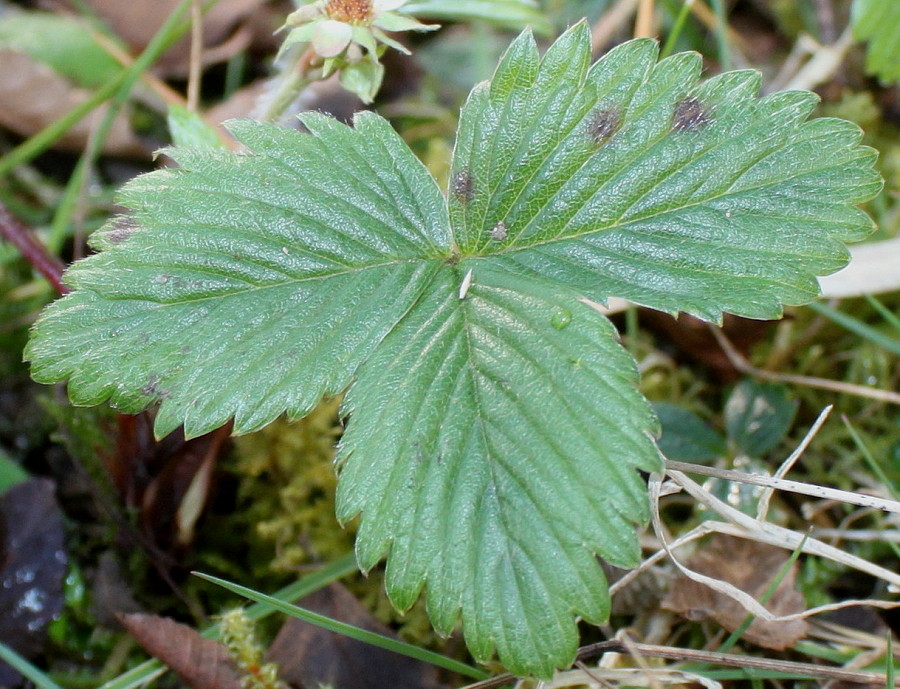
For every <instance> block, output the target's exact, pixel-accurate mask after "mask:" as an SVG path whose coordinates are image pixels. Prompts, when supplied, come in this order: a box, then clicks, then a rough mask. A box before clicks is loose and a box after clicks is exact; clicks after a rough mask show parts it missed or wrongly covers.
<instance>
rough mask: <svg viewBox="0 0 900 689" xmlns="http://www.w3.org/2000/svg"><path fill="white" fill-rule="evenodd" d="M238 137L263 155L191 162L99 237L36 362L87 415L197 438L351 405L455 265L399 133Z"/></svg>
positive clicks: (147, 188) (190, 157) (266, 132)
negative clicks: (368, 363)
mask: <svg viewBox="0 0 900 689" xmlns="http://www.w3.org/2000/svg"><path fill="white" fill-rule="evenodd" d="M304 123H305V124H306V125H307V127H309V129H310V130H311V132H312V134H311V135H303V136H301V135H298V134H296V133H294V132H290V131H287V130H285V129H281V128H278V127H275V126H264V125H258V124H254V123H252V122H236V123H234V125H233V126H232V131H233V133H234V134H235V135H236V136H237V137H238V139H239V140H240V141H241V142H242V143H243V144H244V145H245V146H247V148H248V149H249V150H250V151H251V153H250V154H249V155H234V154H231V153H228V152H226V151H221V152H219V151H214V150H201V149H195V150H191V149H176V150H174V151H173V152H172V155H173V157H174V158H175V160H176V161H177V162H178V163H179V165H180V167H179V168H178V169H174V170H161V171H159V172H154V173H151V174H148V175H143V176H141V177H138V178H137V179H135V180H134V181H133V182H131V183H130V184H129V185H127V186H126V188H125V190H124V192H123V198H122V202H123V203H124V204H125V205H126V206H128V207H130V208H132V209H134V214H133V215H131V216H128V217H125V218H119V219H117V220H116V221H114V222H112V223H111V224H110V225H108V226H107V227H106V228H105V229H104V230H103V231H101V232H99V233H97V234H95V235H94V236H93V238H92V240H93V245H94V246H95V248H97V249H100V250H101V251H100V253H98V254H96V255H94V256H91V257H89V258H87V259H85V260H84V261H80V262H78V263H76V264H75V265H74V266H73V267H72V268H71V269H70V270H69V271H68V272H67V274H66V281H67V283H68V284H69V285H70V286H71V287H72V288H73V289H74V291H73V292H72V293H71V294H69V295H68V296H66V297H64V298H63V299H61V300H59V301H58V302H56V303H55V304H53V305H52V306H51V307H50V308H49V309H48V310H47V312H46V313H45V314H44V316H43V318H42V320H41V324H40V326H39V327H38V329H37V333H36V337H35V338H34V339H33V340H32V342H31V345H30V348H29V350H28V352H27V353H26V354H27V356H28V357H29V358H31V359H32V361H33V366H32V372H33V375H34V377H35V379H36V380H39V381H45V382H51V381H56V380H63V379H67V378H68V379H69V380H70V385H69V393H70V396H71V398H72V401H73V402H75V403H76V404H97V403H99V402H102V401H104V400H107V399H108V400H110V402H111V403H112V404H113V405H115V406H116V407H118V408H119V409H122V410H123V411H127V412H137V411H140V410H142V409H145V408H147V407H148V406H150V405H151V404H154V403H156V402H160V403H161V406H160V411H159V414H158V416H157V421H156V428H157V432H158V433H159V434H164V433H167V432H168V431H171V430H173V429H174V428H176V427H178V426H179V425H180V424H182V423H184V425H185V431H186V432H187V434H188V435H200V434H202V433H205V432H207V431H210V430H213V429H214V428H217V427H218V426H221V425H223V424H224V423H226V422H227V421H228V420H229V419H230V418H232V417H234V422H235V431H236V432H238V433H244V432H248V431H252V430H255V429H257V428H260V427H261V426H264V425H265V424H267V423H269V422H270V421H272V420H274V419H275V418H277V417H278V416H279V415H280V414H281V413H283V412H285V411H287V412H288V414H289V415H290V416H291V417H294V418H298V417H300V416H303V415H305V414H306V413H307V412H309V410H310V409H311V408H312V407H313V405H315V404H316V402H318V401H319V399H321V398H322V396H323V395H333V394H337V393H338V392H340V391H342V390H343V389H344V388H345V387H346V386H347V385H348V383H349V382H350V381H351V380H352V378H353V373H354V372H355V370H356V368H357V367H358V366H359V364H360V363H362V361H363V360H364V359H365V358H366V357H367V356H368V355H369V354H370V353H371V351H372V348H373V347H374V346H375V345H376V344H377V343H378V341H379V340H380V339H381V338H382V337H384V335H385V334H386V333H387V332H389V331H390V330H391V328H392V327H393V326H394V325H395V324H396V323H397V322H398V321H399V320H400V318H402V316H403V314H404V313H405V312H406V310H407V309H409V308H410V307H411V306H412V304H413V301H414V300H415V298H416V297H417V296H418V294H419V293H420V292H421V290H422V289H423V288H424V286H425V285H426V284H427V282H428V279H429V277H430V276H431V275H432V274H433V273H434V271H435V270H436V269H437V267H438V265H439V261H438V260H436V259H434V258H431V257H435V256H438V255H440V254H441V253H446V251H447V247H448V245H449V241H450V240H449V232H448V230H447V223H446V220H445V217H446V214H445V211H444V205H443V201H442V199H441V196H440V192H439V191H438V189H437V185H436V184H435V183H434V181H433V180H432V178H431V177H429V176H428V174H427V172H426V171H425V169H424V167H422V165H421V164H420V163H419V162H418V161H417V160H416V159H415V158H414V156H413V155H412V152H411V151H410V150H409V149H408V148H406V146H405V145H402V142H401V141H400V139H399V137H397V135H396V134H395V133H394V131H393V130H392V129H391V128H390V126H389V125H388V124H387V122H385V121H384V120H382V119H381V118H379V117H377V116H374V115H362V116H360V117H359V118H357V126H356V129H355V130H353V129H350V128H348V127H345V126H344V125H340V124H338V123H337V122H335V121H334V120H332V119H330V118H326V117H324V116H322V115H307V116H305V117H304Z"/></svg>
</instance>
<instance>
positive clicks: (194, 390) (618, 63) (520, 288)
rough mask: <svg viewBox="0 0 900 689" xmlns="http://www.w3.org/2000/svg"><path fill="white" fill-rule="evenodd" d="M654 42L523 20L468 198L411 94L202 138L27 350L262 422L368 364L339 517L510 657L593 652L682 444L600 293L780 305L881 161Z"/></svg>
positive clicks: (402, 575) (195, 410)
mask: <svg viewBox="0 0 900 689" xmlns="http://www.w3.org/2000/svg"><path fill="white" fill-rule="evenodd" d="M656 51H657V48H656V45H655V44H654V43H653V42H652V41H646V40H638V41H631V42H628V43H626V44H623V45H622V46H620V47H618V48H616V49H615V50H613V51H612V52H610V53H609V54H608V55H607V56H606V57H604V58H603V59H602V60H600V61H599V62H598V63H597V64H595V65H594V66H591V65H590V40H589V32H588V29H587V27H586V26H585V25H583V24H581V25H578V26H576V27H574V28H573V29H571V30H570V31H568V32H567V33H566V34H564V35H563V36H562V37H561V38H560V39H559V40H558V41H557V42H556V43H555V44H554V45H553V46H552V47H551V48H550V49H549V51H548V53H547V54H546V55H545V56H544V57H543V59H541V58H540V56H539V55H538V51H537V48H536V46H535V44H534V41H533V39H532V38H531V36H530V35H529V34H528V33H525V34H523V35H522V36H521V37H520V38H519V39H518V40H516V41H515V43H514V44H513V45H512V46H511V48H510V49H509V51H508V52H507V54H506V55H505V57H504V58H503V60H502V62H501V64H500V66H499V68H498V70H497V72H496V75H495V76H494V79H493V80H492V81H491V82H490V83H485V84H482V85H480V86H478V87H476V89H475V90H474V91H473V93H472V95H471V97H470V99H469V101H468V103H467V104H466V106H465V108H464V111H463V113H462V117H461V124H460V130H459V133H458V140H457V148H456V152H455V157H454V163H453V174H452V177H451V180H450V185H449V189H448V191H447V195H446V199H445V198H443V197H442V196H441V194H440V192H439V191H438V189H437V186H436V183H435V182H434V180H433V179H432V178H431V177H430V176H429V175H428V174H427V172H426V171H425V168H424V167H423V166H422V165H421V164H420V163H419V162H418V161H417V160H416V159H415V157H414V156H413V154H412V152H411V151H410V150H409V148H407V147H406V145H405V144H404V143H403V142H402V140H401V139H400V138H399V137H398V136H397V135H396V134H395V133H394V132H393V130H392V129H391V128H390V126H389V125H388V124H387V122H385V121H384V120H383V119H381V118H380V117H378V116H377V115H373V114H361V115H358V116H357V118H356V121H355V126H354V128H352V129H351V128H349V127H346V126H344V125H341V124H338V123H336V122H334V121H332V120H330V119H328V118H326V117H324V116H321V115H313V114H308V115H305V116H304V117H303V121H304V123H305V124H306V126H307V128H308V129H309V133H303V134H300V133H296V132H290V131H286V130H282V129H279V128H276V127H271V126H267V125H260V124H254V123H249V122H241V123H234V124H232V130H233V131H234V133H235V135H236V136H237V137H238V139H239V140H240V141H241V142H242V143H243V145H244V146H245V147H246V149H247V151H248V153H247V154H244V155H237V154H232V153H228V152H225V151H218V150H215V149H213V148H210V147H200V148H194V149H190V148H177V149H175V150H173V151H172V152H171V155H172V156H173V158H174V159H175V160H176V161H177V162H178V164H179V167H178V168H177V169H169V170H163V171H159V172H155V173H151V174H149V175H145V176H142V177H139V178H138V179H136V180H135V181H133V182H132V183H130V184H129V185H128V186H127V187H126V189H125V191H124V195H123V203H124V204H125V205H126V206H128V207H129V208H131V209H133V213H132V214H131V215H128V216H124V217H121V218H118V219H116V220H115V221H113V222H111V223H110V224H109V225H108V226H107V227H106V228H105V229H104V230H102V231H101V232H99V233H98V234H97V235H95V237H94V239H93V241H94V245H95V247H96V248H97V249H99V250H100V252H99V253H98V254H96V255H94V256H92V257H90V258H88V259H86V260H84V261H80V262H78V263H77V264H75V265H74V266H73V267H72V268H71V269H70V270H69V272H68V274H67V280H68V283H69V284H70V285H71V286H72V287H73V288H74V292H72V294H70V295H68V296H66V297H65V298H63V299H61V300H60V301H58V302H57V303H56V304H54V305H52V306H51V307H50V308H49V309H48V310H47V312H46V313H45V314H44V315H43V316H42V318H41V320H40V321H39V323H38V324H37V326H36V329H35V333H34V337H33V339H32V342H31V345H30V348H29V350H28V352H27V355H28V357H29V358H30V359H31V360H32V363H33V371H34V376H35V378H36V379H38V380H41V381H44V382H55V381H61V380H69V390H70V396H71V397H72V399H73V401H75V402H76V403H80V404H96V403H99V402H102V401H104V400H107V399H108V400H110V401H111V402H112V403H113V404H115V405H116V406H118V407H119V408H122V409H124V410H126V411H138V410H140V409H144V408H146V407H147V406H149V405H151V404H153V403H156V402H159V403H161V407H160V411H159V414H158V416H157V431H158V432H159V433H164V432H166V431H168V430H170V429H173V428H175V427H176V426H177V425H178V424H179V423H184V424H185V428H186V431H187V433H188V435H195V434H198V433H202V432H204V431H206V430H210V429H212V428H215V427H216V426H218V425H220V424H223V423H225V422H227V421H228V420H229V419H231V418H234V422H235V430H236V432H247V431H251V430H253V429H256V428H259V427H260V426H262V425H264V424H265V423H267V422H268V421H270V420H272V419H273V418H275V417H276V416H277V415H279V414H280V413H282V412H283V411H287V413H288V414H289V415H290V416H292V417H298V416H301V415H303V414H304V413H306V412H307V411H308V410H309V409H310V408H311V406H312V405H314V404H315V403H316V401H317V400H318V399H319V398H320V397H322V396H323V395H330V394H335V393H337V392H339V391H341V390H343V389H345V388H346V387H347V386H348V385H350V386H351V387H350V391H349V393H348V396H347V398H346V403H345V407H344V409H345V413H346V414H347V415H348V416H349V417H350V420H349V425H348V429H347V431H346V433H345V436H344V438H343V441H342V443H341V448H340V455H339V460H338V463H339V467H340V474H341V478H340V483H339V489H338V490H339V495H338V516H339V518H340V519H341V520H342V521H347V520H349V519H353V518H357V517H358V518H359V520H360V532H359V537H358V540H357V553H358V558H359V561H360V564H361V566H362V567H363V568H365V569H369V568H371V567H373V566H375V564H376V563H377V562H378V561H379V560H380V559H381V558H383V557H387V559H388V564H387V586H388V592H389V594H390V596H391V599H392V600H393V601H394V603H395V604H396V605H398V606H399V607H400V608H406V607H408V606H409V605H411V604H412V602H413V601H414V600H415V599H416V597H417V596H418V595H419V594H420V593H421V592H422V591H424V593H425V596H426V598H427V601H428V608H429V613H430V615H431V617H432V620H433V622H434V624H435V626H436V628H437V629H438V630H439V631H440V632H442V633H449V632H450V631H451V630H452V629H453V628H454V626H455V625H456V624H457V623H459V622H460V621H461V622H462V628H463V631H464V634H465V636H466V640H467V643H468V644H469V646H470V648H471V649H472V651H473V653H474V654H475V656H476V657H477V658H479V659H486V658H488V657H489V656H490V655H491V654H492V653H493V652H494V651H495V650H496V651H497V652H498V653H499V656H500V659H501V660H502V661H503V662H504V663H506V664H507V666H508V667H509V668H510V669H511V670H512V671H513V672H516V673H519V674H537V675H541V676H547V675H549V674H550V673H551V672H552V670H553V669H554V668H555V667H562V666H564V665H566V664H567V663H569V662H570V661H571V660H572V657H573V654H574V649H575V646H576V643H577V627H576V624H575V618H576V617H577V616H580V617H582V618H583V619H585V620H589V621H592V622H600V621H602V620H604V619H605V618H606V616H607V614H608V610H609V602H608V592H607V587H606V583H605V581H604V579H603V575H602V573H601V570H600V568H599V566H598V564H597V561H596V556H597V555H600V556H602V557H603V558H605V559H606V560H608V561H610V562H613V563H615V564H618V565H622V566H629V565H633V564H635V563H636V562H637V558H638V555H639V551H638V545H637V540H636V538H635V536H634V532H633V525H634V524H635V523H641V522H643V521H645V520H646V518H647V513H648V510H647V499H646V491H645V489H644V486H643V482H642V480H641V478H640V474H639V473H638V470H644V471H653V470H657V469H659V468H660V466H661V462H660V456H659V454H658V452H657V450H656V448H655V446H654V444H653V441H652V439H651V435H652V434H654V433H656V432H657V423H656V419H655V416H654V415H653V413H652V411H651V409H650V407H649V406H648V405H647V403H646V401H645V400H643V398H642V397H641V396H640V395H639V394H638V393H637V392H636V390H635V384H636V381H637V374H636V368H635V365H634V362H633V361H632V360H631V358H630V357H629V356H628V355H627V354H626V352H625V351H624V350H623V349H622V348H621V347H620V346H619V345H618V343H617V342H616V336H615V332H614V330H613V328H612V326H611V325H610V324H609V323H608V322H607V321H606V320H605V319H604V318H603V317H602V316H601V315H600V314H599V313H597V312H596V311H595V310H594V308H593V306H592V305H591V304H590V303H589V302H587V301H586V300H585V299H583V298H585V297H586V298H588V299H591V300H603V299H605V298H606V297H609V296H619V297H626V298H629V299H632V300H634V301H636V302H638V303H641V304H646V305H648V306H652V307H655V308H658V309H663V310H666V311H679V310H683V311H688V312H690V313H693V314H697V315H699V316H701V317H704V318H707V319H717V318H719V317H720V315H721V313H722V312H723V311H732V312H735V313H739V314H743V315H747V316H754V317H773V316H777V315H778V314H779V313H780V311H781V308H782V305H784V304H798V303H802V302H804V301H806V300H809V299H812V298H814V296H815V295H816V281H815V275H816V274H822V273H827V272H831V271H834V270H837V269H839V268H840V267H842V266H843V264H844V263H845V262H846V259H847V254H846V250H845V248H844V246H843V244H842V241H843V240H849V239H856V238H859V237H862V236H863V235H865V234H866V233H867V232H868V231H869V230H870V229H871V222H870V221H869V219H868V217H866V216H865V214H864V213H862V212H861V211H860V210H858V209H857V208H856V207H855V204H856V203H859V202H862V201H864V200H867V199H868V198H870V197H872V196H873V195H874V194H875V193H877V191H878V190H879V189H880V180H879V179H878V176H877V175H876V173H875V172H874V170H873V162H874V157H875V154H874V152H873V151H871V150H870V149H867V148H863V147H860V146H859V145H858V141H859V136H860V132H859V130H858V129H857V128H856V127H855V126H853V125H850V124H848V123H846V122H842V121H839V120H833V119H818V120H812V121H806V117H807V115H808V114H809V112H810V111H811V109H812V107H813V106H814V104H815V96H813V95H811V94H807V93H781V94H774V95H770V96H767V97H765V98H762V99H760V98H758V97H757V89H758V85H759V77H758V75H756V74H755V73H752V72H732V73H727V74H723V75H720V76H717V77H715V78H713V79H710V80H709V81H706V82H700V81H698V73H699V68H700V60H699V57H698V56H696V55H677V56H674V57H672V58H668V59H666V60H663V61H661V62H657V54H656Z"/></svg>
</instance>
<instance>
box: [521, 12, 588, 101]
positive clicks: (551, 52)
mask: <svg viewBox="0 0 900 689" xmlns="http://www.w3.org/2000/svg"><path fill="white" fill-rule="evenodd" d="M590 63H591V32H590V29H589V27H588V25H587V22H586V21H584V20H582V21H580V22H578V23H576V24H575V25H574V26H572V27H570V28H569V29H567V30H566V31H565V32H563V34H562V35H561V36H560V37H559V38H558V39H557V40H556V41H554V43H553V45H551V46H550V47H549V48H548V49H547V52H546V53H544V56H543V58H541V63H540V69H539V71H538V74H537V78H536V79H535V82H534V87H535V89H536V91H537V92H536V93H535V94H534V96H535V97H540V96H539V92H540V91H544V90H546V89H555V88H557V87H558V85H559V82H560V81H564V82H567V83H569V84H578V85H579V86H580V85H581V84H582V83H583V82H584V80H585V77H586V76H587V70H588V67H589V66H590Z"/></svg>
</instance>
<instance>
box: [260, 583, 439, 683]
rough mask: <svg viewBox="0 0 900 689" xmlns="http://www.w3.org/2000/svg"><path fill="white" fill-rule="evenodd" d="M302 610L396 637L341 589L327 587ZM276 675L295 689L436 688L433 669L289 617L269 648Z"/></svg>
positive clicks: (304, 604) (303, 606)
mask: <svg viewBox="0 0 900 689" xmlns="http://www.w3.org/2000/svg"><path fill="white" fill-rule="evenodd" d="M299 605H300V607H302V608H306V609H307V610H312V611H314V612H317V613H319V614H321V615H327V616H328V617H331V618H333V619H336V620H340V621H341V622H346V623H348V624H352V625H354V626H357V627H361V628H363V629H367V630H369V631H372V632H377V633H379V634H384V635H385V636H394V635H393V634H392V633H391V631H390V630H389V629H388V628H387V627H386V626H385V625H383V624H382V623H381V622H379V621H378V620H376V619H375V618H374V617H372V615H371V613H370V612H369V611H368V610H366V608H364V607H363V605H362V604H361V603H360V602H359V601H358V600H356V598H354V597H353V594H351V593H350V592H349V591H348V590H347V589H346V588H345V587H343V586H341V585H340V584H331V585H330V586H328V587H327V588H324V589H321V590H319V591H316V592H315V593H313V594H312V595H310V596H307V597H306V598H304V599H303V600H301V601H300V603H299ZM269 660H270V661H272V662H273V663H276V664H277V665H278V668H279V675H280V676H281V678H282V679H283V680H285V681H286V682H288V683H290V684H292V685H293V686H295V687H318V686H320V685H321V686H333V687H340V689H396V688H397V687H406V688H408V689H437V688H438V687H440V686H441V684H440V683H439V682H438V678H437V672H436V670H435V668H434V667H433V666H431V665H429V664H427V663H423V662H422V661H420V660H414V659H413V658H408V657H406V656H402V655H399V654H397V653H392V652H390V651H386V650H384V649H382V648H377V647H375V646H370V645H369V644H365V643H362V642H361V641H355V640H353V639H349V638H347V637H346V636H341V635H340V634H335V633H334V632H329V631H326V630H324V629H322V628H321V627H317V626H315V625H311V624H309V623H307V622H302V621H300V620H298V619H295V618H291V619H289V620H288V621H287V622H285V624H284V626H283V627H282V628H281V631H280V632H279V633H278V636H277V637H276V638H275V641H274V642H273V643H272V646H271V648H270V649H269Z"/></svg>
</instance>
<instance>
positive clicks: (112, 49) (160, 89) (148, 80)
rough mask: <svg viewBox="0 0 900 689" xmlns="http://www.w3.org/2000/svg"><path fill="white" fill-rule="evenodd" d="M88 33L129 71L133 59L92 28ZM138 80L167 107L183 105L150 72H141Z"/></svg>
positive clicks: (162, 82) (168, 88) (165, 84)
mask: <svg viewBox="0 0 900 689" xmlns="http://www.w3.org/2000/svg"><path fill="white" fill-rule="evenodd" d="M89 31H90V32H91V38H93V39H94V41H96V43H97V45H99V46H100V47H101V48H103V50H105V51H106V53H107V54H108V55H109V56H110V57H111V58H113V59H114V60H115V61H116V62H118V63H119V64H120V65H122V67H124V68H125V69H129V68H130V67H131V66H132V65H133V64H134V58H133V57H132V56H131V55H129V54H128V53H126V52H125V51H124V50H122V48H120V47H119V46H118V44H117V43H116V42H115V41H113V40H111V39H110V38H109V36H107V35H106V34H104V33H103V32H102V31H98V30H97V29H95V28H94V27H92V26H89ZM140 80H141V81H142V82H144V84H145V85H146V86H147V87H148V88H149V89H150V90H151V91H153V92H154V93H155V94H156V95H157V96H159V97H160V99H162V101H163V102H164V103H167V104H169V105H184V98H182V97H181V94H180V93H178V91H176V90H175V89H173V88H172V87H171V86H169V85H168V84H167V83H166V82H164V81H163V80H162V79H160V78H159V77H157V76H154V75H153V73H152V72H143V73H142V74H141V76H140Z"/></svg>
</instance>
